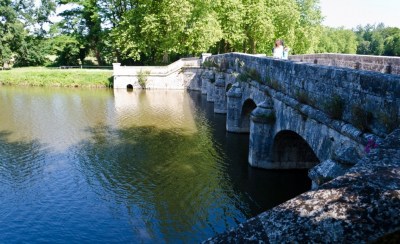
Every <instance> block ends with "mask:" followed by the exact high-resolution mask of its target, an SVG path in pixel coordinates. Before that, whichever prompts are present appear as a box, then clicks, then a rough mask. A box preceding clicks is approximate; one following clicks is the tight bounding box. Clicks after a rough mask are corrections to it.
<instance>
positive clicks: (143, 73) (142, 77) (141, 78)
mask: <svg viewBox="0 0 400 244" xmlns="http://www.w3.org/2000/svg"><path fill="white" fill-rule="evenodd" d="M149 75H150V71H149V70H140V71H139V72H138V73H137V77H138V82H139V85H140V87H141V88H142V89H146V83H147V77H148V76H149Z"/></svg>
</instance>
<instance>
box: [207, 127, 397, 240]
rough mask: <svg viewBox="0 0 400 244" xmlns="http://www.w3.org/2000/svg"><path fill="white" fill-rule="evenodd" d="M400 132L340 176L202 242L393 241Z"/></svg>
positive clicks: (395, 234)
mask: <svg viewBox="0 0 400 244" xmlns="http://www.w3.org/2000/svg"><path fill="white" fill-rule="evenodd" d="M399 216H400V129H397V130H395V131H394V132H393V133H391V134H390V135H389V136H388V137H387V138H386V139H385V140H384V141H383V142H382V144H380V145H379V147H378V148H376V149H372V150H371V151H370V153H369V154H368V155H366V156H365V157H364V158H362V159H361V160H360V161H359V162H357V164H356V165H355V166H354V167H353V168H351V169H350V170H349V171H348V172H347V173H346V174H345V175H343V176H340V177H338V178H336V179H334V180H332V181H330V182H328V183H325V184H323V185H322V186H320V188H319V189H318V190H311V191H308V192H306V193H303V194H301V195H299V196H297V197H296V198H293V199H291V200H289V201H287V202H285V203H283V204H281V205H279V206H277V207H275V208H273V209H271V210H268V211H266V212H264V213H262V214H260V215H258V216H256V217H254V218H252V219H249V220H248V221H247V222H245V223H243V224H240V225H239V227H238V228H236V229H233V230H230V231H228V232H226V233H222V234H220V235H218V236H216V237H214V238H210V239H208V240H206V241H205V242H204V243H310V242H311V243H371V242H375V241H376V242H377V243H380V242H381V241H387V243H396V240H397V242H398V241H399V237H400V234H399V233H400V217H399Z"/></svg>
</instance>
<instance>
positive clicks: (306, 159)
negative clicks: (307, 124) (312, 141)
mask: <svg viewBox="0 0 400 244" xmlns="http://www.w3.org/2000/svg"><path fill="white" fill-rule="evenodd" d="M271 159H272V162H273V163H276V164H279V165H280V168H298V169H300V168H306V169H309V168H312V167H314V166H315V165H317V164H318V163H320V160H319V159H318V157H317V155H316V154H315V153H314V151H313V149H312V148H311V146H310V145H309V144H308V143H307V141H306V140H305V139H303V137H301V136H300V135H299V134H297V133H296V132H294V131H291V130H282V131H280V132H278V133H277V134H276V135H275V137H274V141H273V144H272V158H271Z"/></svg>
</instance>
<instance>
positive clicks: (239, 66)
mask: <svg viewBox="0 0 400 244" xmlns="http://www.w3.org/2000/svg"><path fill="white" fill-rule="evenodd" d="M348 57H349V58H350V59H351V58H353V59H354V57H351V56H348ZM294 58H296V57H294ZM341 58H342V59H343V57H341ZM313 59H314V60H315V57H313ZM377 59H378V60H380V58H379V57H378V58H377ZM395 59H396V58H395ZM397 59H398V60H400V59H399V58H397ZM370 60H371V58H369V61H370ZM372 60H373V59H372ZM357 62H360V61H359V60H358V61H357ZM318 63H319V62H318V61H317V62H315V61H314V62H309V63H305V62H299V61H285V60H274V59H271V58H266V57H257V56H252V55H244V54H237V53H230V54H224V55H216V56H211V57H209V58H208V59H207V60H206V62H205V63H204V66H207V67H209V68H208V69H207V70H206V71H204V72H203V75H202V89H201V90H202V92H203V93H205V94H207V100H208V101H212V102H214V112H216V113H226V114H227V116H226V119H227V122H226V129H227V131H230V132H236V133H243V132H249V136H250V148H249V163H250V165H252V166H254V167H261V168H266V169H286V168H309V169H310V170H309V177H310V178H311V179H312V181H313V189H312V190H311V191H309V192H306V193H304V194H302V195H300V196H298V197H296V198H294V199H291V200H289V201H288V202H286V203H283V204H281V205H280V206H277V207H275V208H273V209H271V210H269V211H266V212H265V213H262V214H260V215H259V216H257V217H255V218H252V219H250V220H248V221H247V222H246V223H243V224H240V225H239V227H238V228H237V229H234V230H231V231H229V232H226V233H223V234H220V235H219V236H217V237H214V238H210V239H209V240H207V241H206V242H209V243H246V242H258V243H260V242H262V243H282V242H310V241H311V242H328V243H331V242H333V243H337V242H361V243H365V242H371V241H388V240H389V241H393V240H397V241H398V240H399V239H400V218H399V217H398V216H400V141H399V138H400V129H396V128H398V127H399V122H400V76H399V75H396V74H395V75H393V74H387V73H390V72H387V71H388V70H389V71H393V70H394V71H396V70H397V66H391V67H390V68H389V69H388V68H382V66H368V65H357V66H355V67H352V66H353V64H349V63H348V64H347V65H349V66H350V67H351V68H345V67H336V66H325V65H320V64H318ZM363 67H364V68H367V69H371V70H373V69H375V70H374V71H370V70H362V68H363ZM376 71H378V72H376ZM392 73H394V72H392ZM390 133H391V134H390Z"/></svg>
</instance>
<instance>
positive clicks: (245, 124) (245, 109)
mask: <svg viewBox="0 0 400 244" xmlns="http://www.w3.org/2000/svg"><path fill="white" fill-rule="evenodd" d="M256 107H257V105H256V103H255V102H254V101H253V100H252V99H247V100H246V101H244V103H243V106H242V112H241V115H240V120H241V122H242V126H241V128H243V129H244V131H243V132H250V114H251V111H253V110H254V109H255V108H256Z"/></svg>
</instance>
